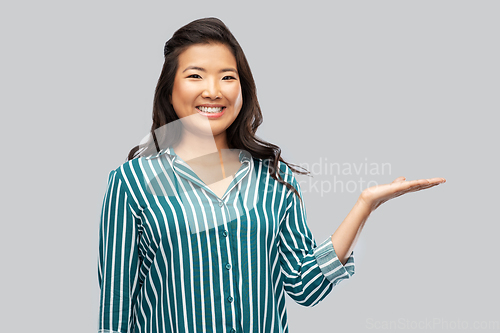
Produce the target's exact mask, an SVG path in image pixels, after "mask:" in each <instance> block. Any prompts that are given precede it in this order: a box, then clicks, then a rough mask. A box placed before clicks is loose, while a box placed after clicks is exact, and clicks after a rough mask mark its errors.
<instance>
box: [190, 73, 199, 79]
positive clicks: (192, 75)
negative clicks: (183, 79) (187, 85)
mask: <svg viewBox="0 0 500 333" xmlns="http://www.w3.org/2000/svg"><path fill="white" fill-rule="evenodd" d="M188 77H190V78H193V79H201V76H199V75H198V74H191V75H189V76H188Z"/></svg>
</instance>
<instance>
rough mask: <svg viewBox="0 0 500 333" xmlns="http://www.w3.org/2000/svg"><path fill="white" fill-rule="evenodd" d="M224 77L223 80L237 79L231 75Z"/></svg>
mask: <svg viewBox="0 0 500 333" xmlns="http://www.w3.org/2000/svg"><path fill="white" fill-rule="evenodd" d="M222 79H223V80H236V78H235V77H234V76H231V75H226V76H224V77H223V78H222Z"/></svg>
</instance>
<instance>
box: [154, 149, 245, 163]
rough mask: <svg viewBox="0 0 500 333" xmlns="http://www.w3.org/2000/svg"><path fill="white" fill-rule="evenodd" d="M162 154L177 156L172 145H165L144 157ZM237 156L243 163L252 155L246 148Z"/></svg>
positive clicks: (173, 157)
mask: <svg viewBox="0 0 500 333" xmlns="http://www.w3.org/2000/svg"><path fill="white" fill-rule="evenodd" d="M164 154H166V155H168V156H170V157H171V158H172V159H175V158H177V154H176V153H175V152H174V149H173V148H172V147H167V148H164V149H162V150H160V151H159V152H158V153H157V154H156V155H149V156H146V157H145V159H147V160H149V159H152V158H157V157H160V156H161V155H164ZM238 157H239V159H240V163H243V162H246V161H251V159H252V155H251V154H250V153H249V152H247V151H246V150H242V151H240V154H239V155H238Z"/></svg>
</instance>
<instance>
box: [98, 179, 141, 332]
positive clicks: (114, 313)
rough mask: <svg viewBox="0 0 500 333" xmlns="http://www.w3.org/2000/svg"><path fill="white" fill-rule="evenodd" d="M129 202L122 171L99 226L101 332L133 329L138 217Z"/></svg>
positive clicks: (106, 200) (109, 193)
mask: <svg viewBox="0 0 500 333" xmlns="http://www.w3.org/2000/svg"><path fill="white" fill-rule="evenodd" d="M130 199H131V198H130V196H129V192H128V191H127V190H126V184H125V182H124V181H123V180H122V177H120V173H119V171H116V170H113V171H111V172H110V174H109V177H108V186H107V190H106V193H105V196H104V200H103V204H102V210H101V218H100V225H99V251H98V253H99V255H98V257H99V258H98V280H99V287H100V305H99V323H98V332H100V333H101V332H102V333H104V332H105V333H113V332H119V333H124V332H130V330H129V329H131V327H132V326H133V325H132V324H133V318H134V316H133V306H134V304H135V299H136V296H137V291H138V282H137V277H138V272H139V256H138V250H137V241H136V236H137V224H136V222H137V219H138V218H137V217H136V216H135V214H134V212H133V210H132V208H131V206H130V202H129V200H130Z"/></svg>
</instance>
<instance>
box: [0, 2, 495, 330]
mask: <svg viewBox="0 0 500 333" xmlns="http://www.w3.org/2000/svg"><path fill="white" fill-rule="evenodd" d="M2 7H3V8H2V10H1V11H0V13H1V14H0V16H1V17H0V18H1V19H0V25H1V28H2V29H1V30H0V31H1V34H2V46H1V47H2V55H1V57H2V61H1V62H0V66H1V73H2V74H1V79H0V80H1V81H0V82H1V91H2V98H1V100H0V103H1V110H2V112H1V117H2V120H1V128H2V130H1V135H2V142H3V147H2V150H3V152H2V153H3V156H2V174H3V177H2V178H3V179H2V180H3V184H2V221H3V228H2V241H1V242H0V244H1V245H0V246H1V251H2V263H3V268H2V272H3V274H2V277H1V287H0V288H1V295H2V297H1V302H2V309H3V313H2V317H3V318H2V330H3V331H6V332H31V331H42V332H45V331H49V330H50V332H75V333H77V332H93V331H96V327H97V311H98V292H99V291H98V284H97V237H98V223H99V221H98V220H99V215H100V209H101V204H102V199H103V195H104V191H105V188H106V182H107V176H108V173H109V171H110V170H112V169H114V168H116V167H117V166H119V165H120V164H121V163H123V162H124V159H125V157H126V154H127V153H128V152H129V150H130V149H131V148H132V147H133V146H135V145H136V144H138V143H139V141H140V140H141V139H142V138H143V137H144V136H145V135H146V134H147V132H148V130H149V128H150V125H151V110H152V98H153V93H154V88H155V85H156V81H157V79H158V77H159V74H160V70H161V66H162V64H163V54H162V52H163V45H164V43H165V41H166V40H167V39H168V38H170V36H171V35H172V33H173V32H174V31H175V30H176V29H178V28H179V27H181V26H182V25H184V24H186V23H188V22H190V21H192V20H194V19H197V18H200V17H207V16H216V17H219V18H221V19H222V20H223V21H224V22H225V23H226V24H227V25H228V27H229V28H230V29H231V30H232V32H233V33H234V35H235V36H236V38H237V39H238V41H239V42H240V44H241V45H242V47H243V49H244V51H245V53H246V56H247V58H248V60H249V63H250V66H251V68H252V71H253V74H254V77H255V80H256V83H257V88H258V97H259V100H260V103H261V106H262V109H263V114H264V124H263V125H262V126H261V127H260V129H259V131H258V132H257V134H258V135H259V136H260V137H261V138H264V139H265V140H267V141H269V142H272V143H274V144H277V145H279V146H280V147H281V148H282V154H283V155H282V156H283V158H284V159H285V160H286V161H287V162H291V163H296V164H304V165H309V166H312V165H313V164H314V163H318V162H320V159H322V161H323V163H324V162H325V159H326V160H328V162H331V163H340V164H343V163H347V164H350V165H359V164H360V163H365V162H368V163H376V164H379V165H381V163H390V165H391V170H390V173H389V172H386V173H385V174H378V175H370V174H365V173H364V170H363V172H361V174H359V175H357V174H350V175H349V174H347V175H344V174H331V173H326V172H324V171H323V172H316V173H314V174H315V176H314V178H313V179H314V180H315V181H322V182H323V183H325V184H326V183H328V182H330V183H331V182H332V181H333V180H334V179H336V180H340V181H343V182H348V181H350V180H352V181H359V179H360V178H363V179H365V180H373V181H376V182H378V183H379V184H382V183H389V182H391V181H392V180H393V179H394V178H396V177H398V176H405V177H406V178H407V179H409V180H411V179H420V178H431V177H444V178H446V179H447V183H445V184H443V185H439V186H438V187H434V188H431V189H428V190H425V191H422V192H417V193H410V194H407V195H404V196H402V197H399V198H396V199H394V200H391V201H389V202H387V203H385V204H383V205H382V206H381V207H380V208H379V209H378V210H377V211H375V212H374V213H373V214H372V216H371V217H370V218H369V220H368V222H367V224H366V226H365V229H364V231H363V233H362V235H361V238H360V240H359V242H358V244H357V246H356V249H355V261H356V264H357V266H356V274H355V275H354V276H353V278H352V279H350V280H347V281H344V282H342V283H341V284H340V285H339V286H337V287H336V288H335V289H334V290H333V291H332V293H331V294H330V295H329V296H328V297H327V299H325V300H324V301H323V302H321V303H320V304H318V305H317V306H316V307H313V308H304V307H301V306H299V305H297V304H295V303H294V302H293V301H292V300H291V299H290V298H288V297H287V304H288V311H289V312H288V314H289V328H290V332H304V331H305V330H310V329H318V330H321V331H324V332H350V331H369V330H373V329H376V328H377V327H381V326H382V325H384V323H385V324H388V322H390V321H394V322H398V324H400V325H403V327H400V328H403V329H404V328H406V329H411V328H412V327H415V325H422V323H425V322H429V321H430V322H432V323H434V325H437V326H433V328H435V329H438V328H440V327H441V328H442V325H444V324H445V323H444V322H448V324H447V325H448V326H449V328H450V329H451V328H453V325H455V328H456V329H458V328H457V326H458V327H461V328H463V327H464V325H465V324H464V323H466V324H467V326H468V327H469V328H470V329H472V328H473V325H474V324H475V322H476V321H479V322H480V323H481V324H482V325H483V328H484V327H487V326H488V325H493V327H495V325H496V328H497V330H498V327H499V326H498V325H499V320H500V319H499V317H498V313H499V307H500V306H499V301H498V300H499V296H500V292H499V287H498V283H497V281H498V280H499V278H500V273H499V267H498V254H499V245H498V244H499V243H498V234H499V226H498V223H499V218H498V209H497V207H498V199H499V194H498V193H499V192H498V185H499V184H498V177H497V169H498V162H499V158H498V141H499V135H498V129H497V127H498V116H497V115H498V113H499V111H500V110H499V104H500V103H499V98H498V92H499V85H500V83H499V77H500V71H499V69H500V66H499V62H498V59H500V54H499V53H500V52H499V45H498V40H499V29H500V21H499V20H498V14H499V9H500V4H499V2H498V1H456V0H455V1H355V2H331V3H329V4H326V1H325V2H320V1H307V2H301V3H300V5H292V4H290V3H289V2H281V3H275V2H271V1H266V2H252V3H251V4H250V3H249V2H245V3H243V2H242V3H239V2H235V1H227V2H217V1H210V2H201V1H200V2H198V3H196V4H194V3H193V2H180V1H176V2H175V3H174V2H159V1H148V2H142V3H140V4H139V2H131V1H122V2H118V1H105V2H102V1H80V2H63V1H44V2H35V1H30V2H29V3H26V2H23V3H16V4H10V5H5V4H3V5H2ZM309 170H311V168H309ZM335 177H336V178H335ZM299 179H300V180H304V181H307V182H308V181H309V178H308V177H305V176H299ZM351 189H352V187H351ZM302 190H303V192H304V200H305V203H306V209H307V216H308V224H309V226H310V228H311V230H312V231H313V233H314V235H315V238H316V241H317V243H319V242H321V241H323V240H324V239H326V238H327V237H329V235H331V234H332V233H333V232H334V231H335V229H336V228H337V226H338V225H339V224H340V223H341V222H342V220H343V219H344V217H345V216H346V215H347V213H348V212H349V210H350V209H351V207H352V206H353V205H354V203H355V201H356V198H357V197H358V195H359V194H360V193H361V188H360V187H358V188H357V189H356V190H354V191H350V192H349V191H346V190H345V189H344V190H343V191H341V190H336V191H330V192H329V193H319V192H318V191H315V190H314V187H313V186H312V185H311V186H310V185H308V184H306V183H303V184H302ZM439 321H441V324H439ZM489 321H493V323H492V324H491V323H490V324H488V322H489ZM484 322H486V324H484ZM495 322H496V324H495ZM427 325H428V324H427ZM427 327H428V326H427ZM491 327H492V326H490V328H491ZM461 331H464V329H461ZM483 331H489V330H487V329H483Z"/></svg>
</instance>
